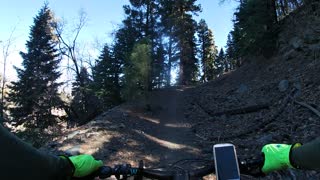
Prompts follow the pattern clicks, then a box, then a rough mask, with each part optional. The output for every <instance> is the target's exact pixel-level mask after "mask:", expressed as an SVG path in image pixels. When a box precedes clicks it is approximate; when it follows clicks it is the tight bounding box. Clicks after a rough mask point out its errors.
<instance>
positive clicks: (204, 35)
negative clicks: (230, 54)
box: [198, 19, 218, 82]
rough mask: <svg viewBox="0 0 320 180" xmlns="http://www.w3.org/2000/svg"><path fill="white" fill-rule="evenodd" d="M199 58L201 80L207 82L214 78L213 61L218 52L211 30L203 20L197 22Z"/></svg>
mask: <svg viewBox="0 0 320 180" xmlns="http://www.w3.org/2000/svg"><path fill="white" fill-rule="evenodd" d="M198 39H199V45H200V48H199V59H200V61H201V65H202V73H203V74H202V77H201V79H202V81H204V82H207V81H210V80H213V79H214V62H215V59H216V56H217V54H218V52H217V51H218V50H217V47H216V46H215V42H214V37H213V33H212V31H211V30H210V29H209V28H208V25H207V23H206V22H205V20H203V19H202V20H200V22H199V24H198Z"/></svg>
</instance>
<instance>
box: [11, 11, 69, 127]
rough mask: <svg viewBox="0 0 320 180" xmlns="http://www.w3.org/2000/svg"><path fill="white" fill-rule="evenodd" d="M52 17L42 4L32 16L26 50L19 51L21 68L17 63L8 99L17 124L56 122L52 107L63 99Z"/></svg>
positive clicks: (60, 104)
mask: <svg viewBox="0 0 320 180" xmlns="http://www.w3.org/2000/svg"><path fill="white" fill-rule="evenodd" d="M54 23H55V21H54V18H53V14H52V12H51V10H50V9H49V8H48V6H47V5H45V6H44V7H43V8H42V9H41V10H40V11H39V13H38V15H37V16H36V17H35V18H34V25H33V26H31V31H30V36H29V38H30V39H29V40H28V41H27V43H26V47H27V53H24V52H20V54H21V56H22V58H23V64H22V65H23V69H19V68H17V67H16V70H17V74H18V78H19V80H18V81H17V82H12V86H11V89H12V91H11V93H10V94H9V99H10V100H11V101H12V102H13V103H14V104H15V106H14V107H13V108H11V109H10V110H11V114H12V116H13V118H14V119H13V120H14V121H16V122H17V123H18V124H21V123H24V122H26V125H28V126H35V127H42V128H44V127H47V126H49V125H53V124H55V123H56V116H55V115H53V114H52V113H51V110H52V109H53V108H60V107H61V106H62V104H63V103H62V101H61V99H60V98H59V95H58V87H59V85H60V84H59V83H57V82H56V80H57V79H58V78H59V77H60V72H58V65H59V63H60V58H59V54H58V53H57V49H56V47H55V46H56V44H57V38H56V37H55V34H54V28H53V25H54Z"/></svg>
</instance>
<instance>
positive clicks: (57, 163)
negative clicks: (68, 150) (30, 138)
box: [0, 125, 73, 180]
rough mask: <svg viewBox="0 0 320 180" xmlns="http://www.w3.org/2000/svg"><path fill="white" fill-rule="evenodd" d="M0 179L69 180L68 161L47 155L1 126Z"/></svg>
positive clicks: (70, 171)
mask: <svg viewBox="0 0 320 180" xmlns="http://www.w3.org/2000/svg"><path fill="white" fill-rule="evenodd" d="M0 159H1V162H0V172H1V173H0V179H3V180H4V179H12V180H18V179H19V180H20V179H33V180H37V179H39V180H40V179H41V180H42V179H48V180H53V179H59V180H60V179H68V177H70V176H71V175H72V169H73V167H72V165H71V164H70V163H69V162H68V160H67V159H63V158H60V157H57V156H53V155H50V154H46V153H43V152H40V151H38V150H37V149H35V148H33V147H32V146H30V145H28V144H26V143H24V142H23V141H21V140H20V139H18V138H17V137H16V136H14V135H13V134H11V133H10V132H8V131H7V130H6V129H5V128H4V127H3V126H1V125H0Z"/></svg>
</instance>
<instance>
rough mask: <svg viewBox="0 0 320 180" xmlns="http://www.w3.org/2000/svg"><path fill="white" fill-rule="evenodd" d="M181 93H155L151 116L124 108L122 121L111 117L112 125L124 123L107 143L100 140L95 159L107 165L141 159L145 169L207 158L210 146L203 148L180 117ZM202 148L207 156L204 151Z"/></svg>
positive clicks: (133, 161)
mask: <svg viewBox="0 0 320 180" xmlns="http://www.w3.org/2000/svg"><path fill="white" fill-rule="evenodd" d="M181 94H182V93H181V92H178V91H177V90H175V89H173V90H164V91H159V92H155V94H154V96H153V97H152V99H151V100H150V102H151V106H152V107H153V108H157V107H158V109H157V110H154V111H153V113H146V112H139V111H135V110H130V109H123V111H124V112H126V113H127V115H125V116H124V118H112V119H110V121H111V122H112V123H114V124H121V123H123V124H124V127H122V128H116V129H112V130H109V129H108V131H113V132H114V133H116V134H118V136H116V137H115V136H113V137H112V138H111V139H109V140H108V141H103V143H102V144H101V145H100V147H99V148H98V150H97V151H95V152H94V153H93V155H94V156H95V157H96V158H99V159H102V160H104V163H105V164H106V165H110V166H112V165H113V164H115V163H130V164H132V165H135V166H137V165H138V161H139V160H143V161H144V162H145V165H146V166H147V167H159V166H167V165H170V164H173V163H175V162H176V161H178V160H182V159H199V158H206V159H210V158H211V154H208V151H210V150H209V149H211V147H206V148H204V147H202V146H201V144H199V143H198V142H197V141H196V138H197V137H196V136H195V135H194V133H193V132H192V130H191V125H190V124H188V123H187V122H186V121H185V119H184V116H183V110H182V108H181V107H182V105H181V103H183V102H182V100H183V99H182V98H184V97H183V96H182V95H181ZM204 149H205V150H206V152H207V153H205V152H204Z"/></svg>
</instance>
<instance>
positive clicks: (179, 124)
mask: <svg viewBox="0 0 320 180" xmlns="http://www.w3.org/2000/svg"><path fill="white" fill-rule="evenodd" d="M164 126H166V127H172V128H190V127H191V124H188V123H174V124H171V123H166V124H165V125H164Z"/></svg>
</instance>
